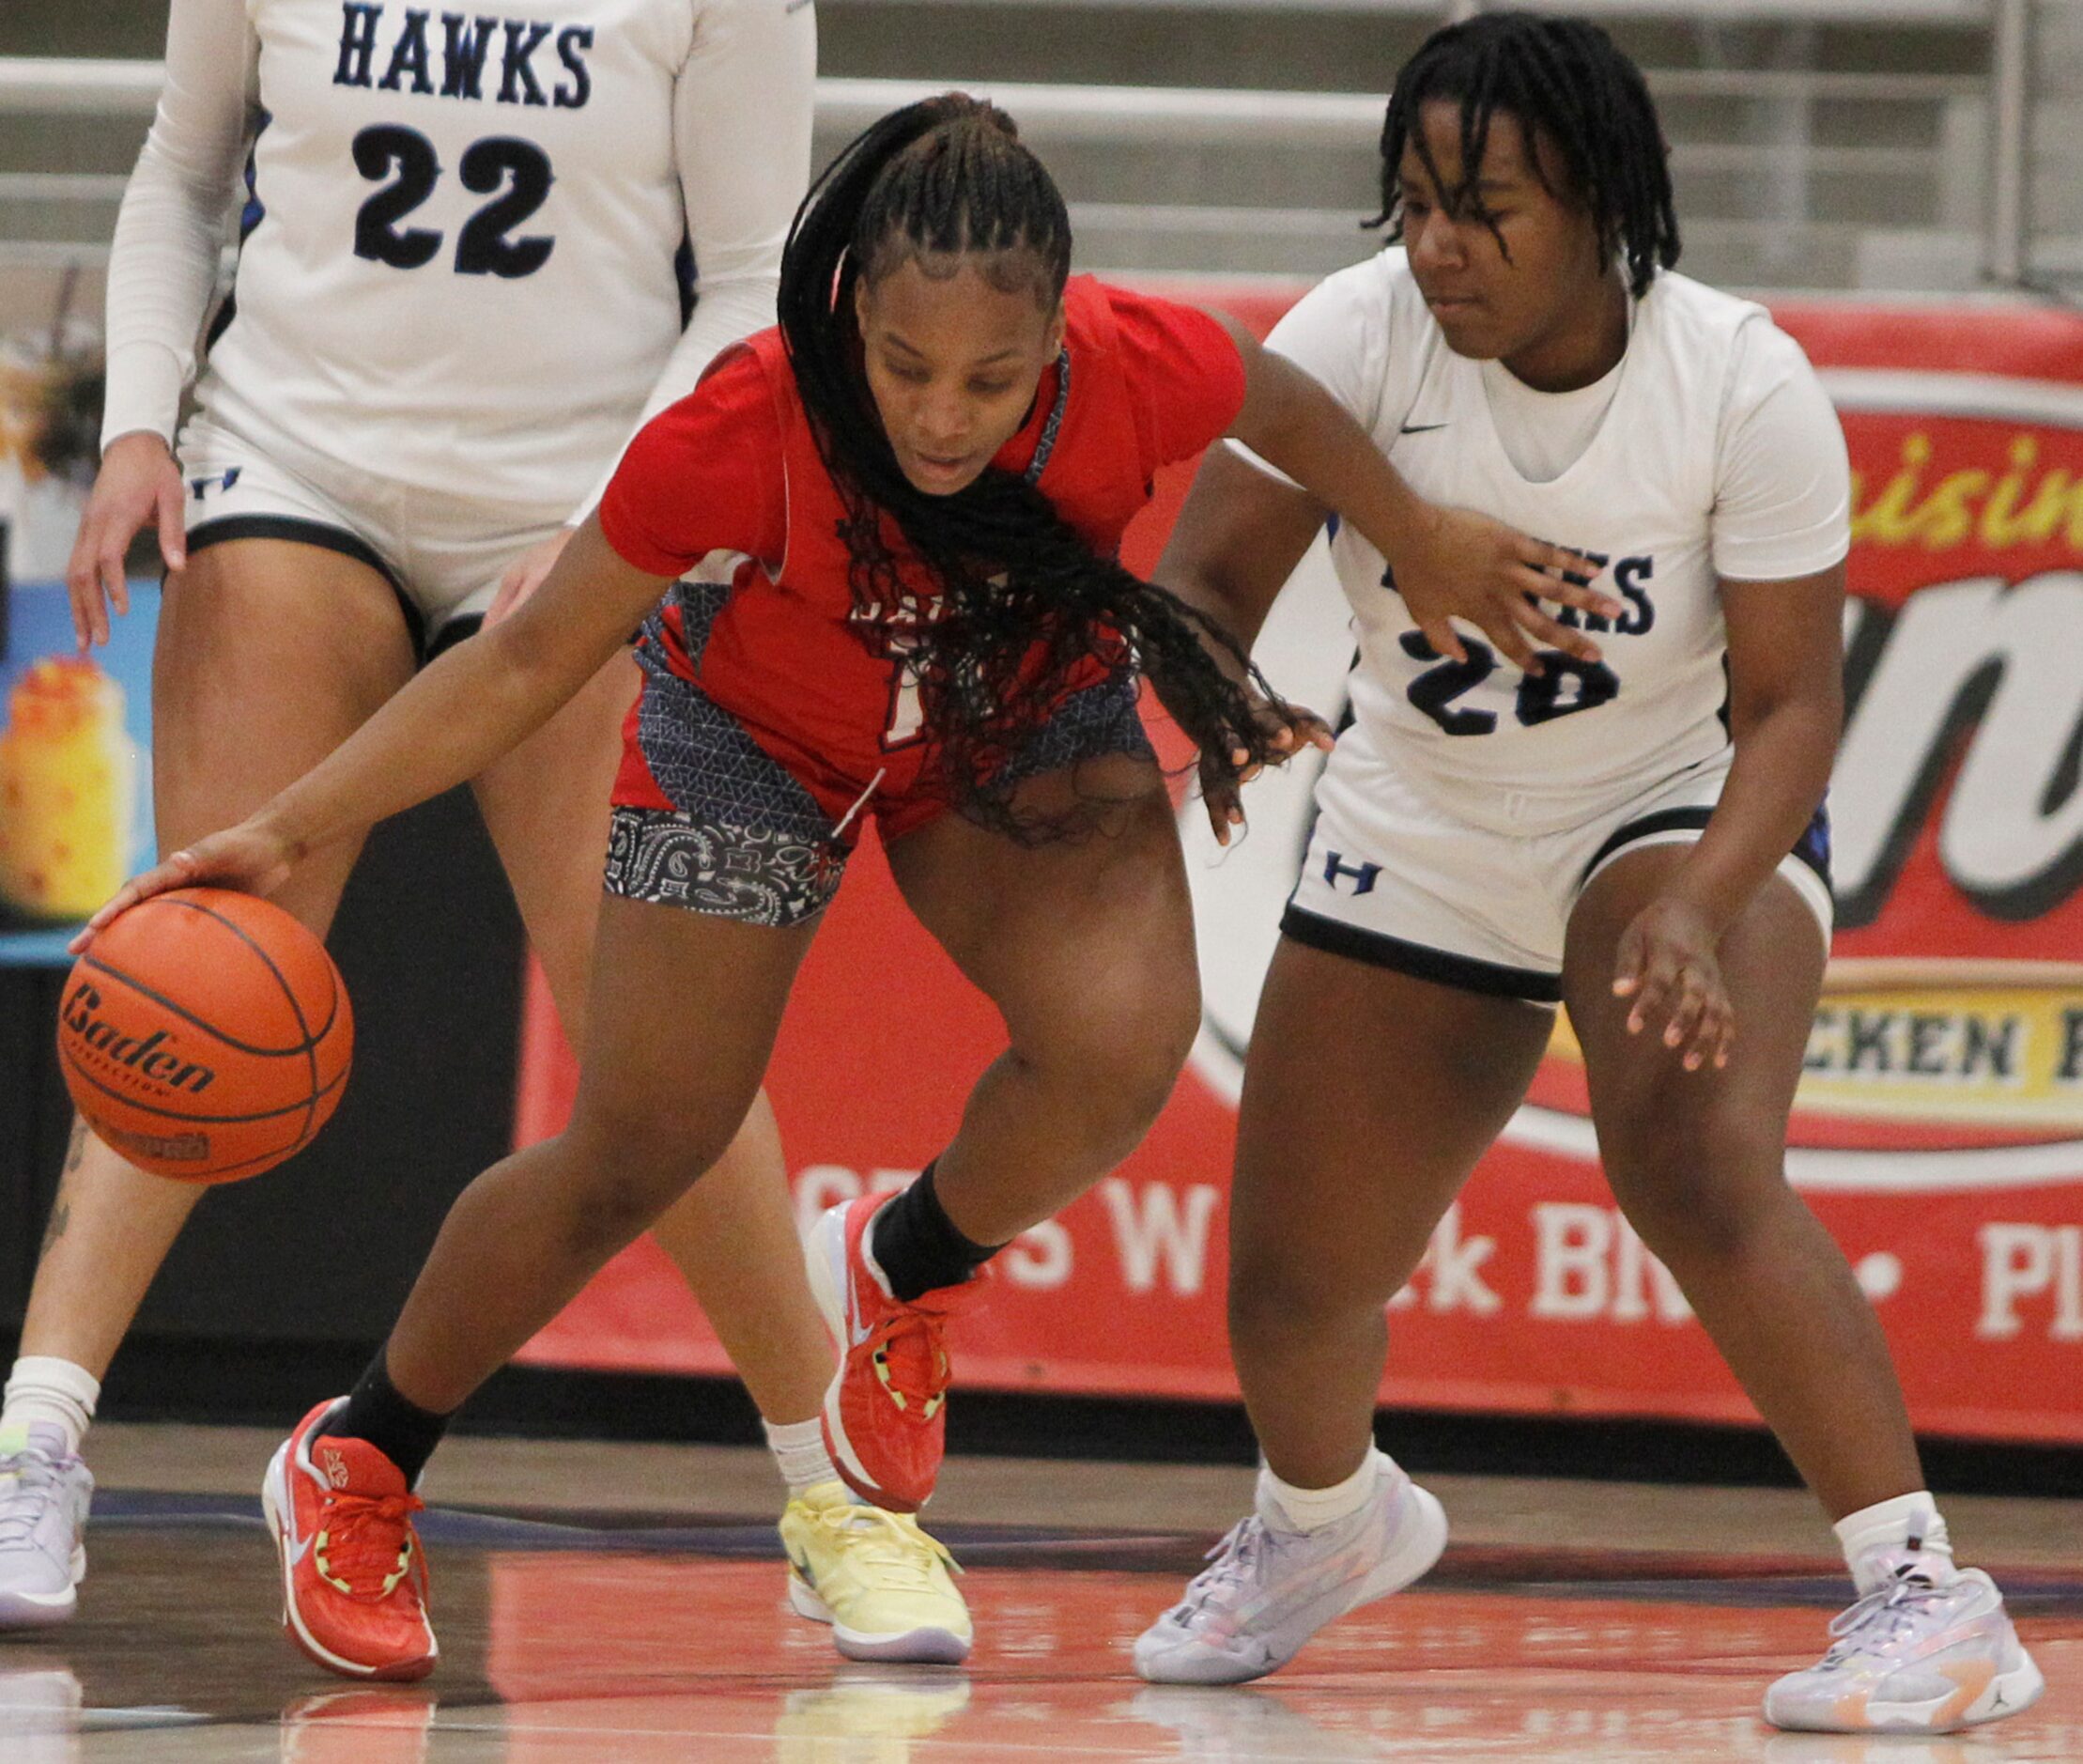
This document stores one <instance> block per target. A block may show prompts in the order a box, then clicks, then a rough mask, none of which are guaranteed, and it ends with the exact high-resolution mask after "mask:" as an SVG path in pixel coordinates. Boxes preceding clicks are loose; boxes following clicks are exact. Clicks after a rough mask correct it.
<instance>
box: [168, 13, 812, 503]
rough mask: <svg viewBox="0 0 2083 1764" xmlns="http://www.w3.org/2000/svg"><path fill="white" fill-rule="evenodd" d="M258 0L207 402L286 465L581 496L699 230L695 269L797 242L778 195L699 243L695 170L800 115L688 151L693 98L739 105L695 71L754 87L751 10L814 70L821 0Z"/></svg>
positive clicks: (772, 252) (473, 489) (678, 324)
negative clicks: (231, 245) (691, 159)
mask: <svg viewBox="0 0 2083 1764" xmlns="http://www.w3.org/2000/svg"><path fill="white" fill-rule="evenodd" d="M246 11H247V15H248V18H249V19H250V22H251V28H252V33H253V41H252V44H251V47H250V52H249V53H250V54H252V57H253V65H252V67H251V69H250V71H249V76H248V79H249V84H248V101H249V103H250V105H251V106H252V107H253V127H254V130H255V133H254V138H253V141H252V147H251V152H250V156H249V158H248V160H247V166H246V202H245V207H244V212H243V215H242V217H241V224H240V231H241V240H240V247H239V268H238V274H237V280H236V283H235V286H234V291H233V301H232V305H231V310H230V315H229V316H228V317H225V318H223V319H221V320H220V325H219V331H218V334H217V335H216V337H215V339H214V341H213V343H212V345H211V348H210V355H209V371H208V374H207V375H206V376H205V378H204V379H203V381H202V383H201V385H200V386H199V388H198V393H199V396H200V398H201V401H202V404H203V407H204V409H205V410H206V411H208V412H209V413H210V414H211V415H212V416H213V417H214V418H216V419H217V420H218V421H220V422H221V423H223V424H224V426H226V427H228V428H230V429H233V430H235V431H236V432H238V433H239V434H241V435H245V436H248V437H252V438H254V439H255V440H257V441H262V442H263V443H264V444H267V445H269V446H270V448H273V447H274V446H276V445H277V444H279V445H280V447H281V450H282V454H283V456H284V457H285V458H286V459H288V460H290V461H292V462H295V461H298V460H301V459H307V458H308V457H309V456H311V455H312V454H313V453H314V452H317V453H319V454H322V455H328V456H332V457H338V458H344V459H345V460H346V461H347V463H349V464H352V465H355V466H358V467H360V468H362V469H363V470H366V471H369V472H375V473H378V475H381V476H385V477H390V478H395V479H399V480H403V481H405V482H409V483H412V484H415V485H418V486H420V487H426V488H432V489H437V490H447V491H455V492H457V493H463V494H470V495H473V496H477V497H485V498H492V499H502V500H503V499H511V500H513V501H515V502H517V503H518V502H531V503H538V504H543V505H555V504H563V505H566V506H568V505H570V504H572V503H576V502H578V501H579V499H580V498H582V497H583V496H584V495H585V494H586V493H587V491H588V490H589V489H590V488H592V487H593V485H594V481H595V480H596V479H597V478H598V477H599V476H600V474H601V473H602V472H604V471H605V470H606V468H607V467H608V466H609V463H611V461H612V460H613V458H614V456H615V455H616V453H617V451H618V450H619V449H620V447H621V445H622V444H623V442H624V441H625V440H626V439H627V437H628V434H629V432H630V429H631V426H632V424H633V419H634V417H635V414H636V412H637V411H638V410H640V408H641V407H642V406H643V404H644V402H645V399H646V396H647V395H649V394H651V392H652V391H653V387H654V383H655V381H656V379H657V378H658V375H659V372H660V369H661V368H662V367H663V366H664V364H665V362H666V360H667V357H668V356H669V355H670V354H671V351H672V349H673V347H674V345H675V343H676V342H677V340H678V339H679V337H680V334H681V330H682V327H683V324H684V323H685V322H686V315H687V301H688V299H689V298H690V297H691V290H692V287H693V275H694V270H695V267H696V266H695V258H696V256H697V255H698V251H699V248H701V247H702V246H703V245H704V243H706V244H707V245H708V246H709V247H710V248H711V249H710V250H709V251H699V255H702V257H703V259H704V260H703V261H702V263H701V264H700V269H701V271H702V278H703V282H704V285H706V284H707V283H708V282H709V280H710V279H711V278H713V277H714V276H716V275H717V274H721V275H724V276H726V277H728V276H730V275H732V274H733V273H737V272H740V271H744V270H745V269H746V268H747V267H748V265H749V264H750V263H751V262H752V261H753V259H754V258H756V257H759V256H761V255H763V254H764V256H765V257H766V259H767V260H768V261H767V262H766V263H765V264H764V266H762V267H763V268H764V269H765V270H768V271H771V269H772V267H773V262H774V261H775V260H777V259H778V253H779V229H780V228H781V227H782V226H785V224H786V213H785V212H779V213H778V214H777V215H776V216H774V217H768V218H762V219H761V220H760V222H759V227H758V231H759V236H758V237H756V238H748V237H744V236H742V235H741V236H730V234H731V229H730V227H728V226H725V227H723V228H721V229H719V230H720V231H721V233H722V234H723V235H724V236H722V237H719V238H717V239H716V240H709V241H703V240H700V239H696V240H693V241H692V243H691V245H690V240H689V232H690V220H689V217H690V215H691V214H694V213H695V212H696V211H697V209H698V204H697V203H696V202H695V201H694V200H693V198H694V196H695V195H696V193H695V192H693V191H691V190H690V191H688V192H687V197H688V200H687V201H685V202H684V200H683V194H684V193H683V178H686V179H687V180H688V182H689V183H690V184H691V183H692V182H693V181H694V180H697V179H700V180H704V181H707V180H714V183H713V186H712V187H713V188H715V189H717V190H719V191H720V190H723V189H727V188H728V187H729V185H730V184H731V183H732V181H733V180H737V181H740V182H742V181H744V179H743V178H741V172H742V169H743V162H745V161H746V160H747V159H748V156H759V155H762V154H771V153H773V152H775V151H777V150H779V152H781V153H782V154H784V155H788V156H793V153H794V152H795V147H794V145H793V134H794V132H793V131H792V130H791V129H790V128H788V127H786V126H783V124H784V120H785V119H781V118H775V119H774V124H775V126H774V130H773V134H772V137H771V138H763V137H762V135H761V134H760V132H758V130H757V129H756V128H741V129H740V130H739V132H738V138H736V139H734V140H733V141H730V142H728V143H717V142H714V141H705V142H703V144H702V155H703V157H702V162H700V163H698V164H688V163H686V162H685V161H686V159H687V142H688V139H689V136H690V129H692V130H699V128H700V126H701V125H700V120H699V118H700V114H701V109H702V106H703V105H704V104H706V105H708V106H710V108H711V109H712V110H714V109H717V108H719V107H722V106H725V105H727V103H728V101H729V98H730V95H729V94H725V93H722V92H713V91H706V90H705V87H704V82H716V81H724V82H731V83H734V84H735V85H737V86H738V87H739V88H741V90H742V88H743V87H744V86H745V85H747V84H748V82H747V80H746V77H745V73H744V70H743V68H742V66H739V67H736V68H733V59H732V58H733V54H734V53H736V52H735V50H734V48H733V39H737V38H741V37H743V36H744V35H745V34H746V33H747V29H748V26H749V29H750V31H751V33H752V34H754V35H757V34H759V33H761V32H766V31H776V32H786V33H787V34H788V35H790V36H792V37H793V36H795V35H796V34H797V33H798V32H799V33H800V35H801V37H802V39H803V42H802V44H800V45H798V47H801V48H802V49H803V54H802V55H801V57H800V58H801V60H802V61H803V65H804V71H805V84H806V85H807V81H808V70H809V67H810V55H811V54H813V53H814V52H813V50H811V49H810V47H809V44H810V41H811V40H812V33H813V29H814V27H813V25H812V24H811V23H810V17H809V13H808V9H807V7H806V8H801V9H800V15H799V16H788V15H789V14H790V12H791V8H789V7H788V6H787V4H786V0H566V3H565V4H563V5H555V4H551V5H537V4H532V0H509V4H507V5H506V6H504V7H503V8H501V10H500V11H499V13H497V14H496V15H495V14H478V13H475V12H472V13H469V14H463V13H457V12H452V11H442V10H440V9H438V8H425V7H416V6H401V5H398V4H395V0H325V3H323V4H321V3H318V0H250V4H249V5H248V6H247V8H246ZM784 20H785V23H783V21H784ZM768 59H769V61H770V62H771V61H772V60H773V59H774V57H773V55H772V54H769V56H768ZM807 102H808V100H807V96H806V97H805V104H806V106H807ZM741 120H743V119H741ZM806 124H807V116H806ZM796 188H797V189H798V190H799V188H800V183H799V180H798V181H797V183H796ZM711 255H716V256H720V257H723V258H726V259H729V260H727V261H720V262H719V261H710V260H708V259H709V258H710V256H711ZM767 300H768V302H771V293H770V292H769V293H768V294H767ZM768 310H769V311H770V310H771V306H770V304H769V307H768ZM757 321H758V320H757V317H754V320H753V322H757ZM750 328H751V324H749V323H747V322H743V321H741V322H740V323H738V324H737V325H735V326H733V330H732V333H731V334H732V335H736V334H741V333H743V332H744V331H745V330H747V329H750ZM727 340H728V338H718V339H717V342H718V343H720V342H722V341H727ZM689 379H691V374H690V375H689Z"/></svg>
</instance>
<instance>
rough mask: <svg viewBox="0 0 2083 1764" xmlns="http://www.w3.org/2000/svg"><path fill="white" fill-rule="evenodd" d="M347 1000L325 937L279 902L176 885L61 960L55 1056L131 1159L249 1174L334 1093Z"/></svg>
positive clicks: (104, 1134) (310, 1127)
mask: <svg viewBox="0 0 2083 1764" xmlns="http://www.w3.org/2000/svg"><path fill="white" fill-rule="evenodd" d="M353 1053H354V1016H353V1014H352V1012H351V1011H350V1010H349V1008H348V1004H347V985H346V983H344V982H343V981H342V980H341V978H340V970H339V969H338V968H337V967H334V966H333V964H332V956H330V955H328V954H327V953H326V949H325V945H324V944H322V943H321V942H319V940H318V939H317V938H316V937H315V936H312V934H311V933H310V932H309V931H308V930H306V929H305V928H304V927H303V926H302V925H301V924H300V923H299V922H298V921H296V920H295V919H293V918H291V917H290V915H289V914H287V913H285V912H284V911H283V909H282V908H281V907H279V906H274V905H270V904H269V903H268V902H266V901H264V900H261V899H259V898H258V897H256V896H255V895H252V894H238V893H233V892H231V891H229V890H224V889H208V888H191V889H177V890H173V891H172V892H170V893H166V894H158V895H154V896H153V897H152V898H151V899H149V900H147V901H143V902H141V903H139V905H135V906H133V907H131V909H130V910H129V911H128V912H126V913H124V914H123V915H122V916H121V917H119V918H118V919H116V921H115V922H114V923H112V924H111V925H110V926H109V928H108V929H107V930H106V931H104V932H102V933H101V934H100V936H97V937H96V938H95V939H94V942H93V944H92V945H91V946H90V947H89V948H88V950H87V952H86V953H85V954H84V955H83V956H81V957H80V959H79V961H78V962H77V963H75V964H74V965H73V968H72V973H71V976H70V978H69V980H68V981H67V982H66V987H65V995H64V999H63V1002H62V1004H61V1006H60V1009H59V1012H58V1062H59V1065H60V1066H61V1068H62V1069H63V1071H64V1073H65V1082H66V1087H67V1089H69V1091H71V1092H72V1101H73V1104H74V1105H75V1106H77V1107H78V1109H79V1111H80V1113H81V1115H82V1116H84V1117H85V1120H86V1122H87V1124H88V1125H89V1126H91V1127H92V1128H93V1129H94V1131H95V1133H96V1134H98V1135H99V1136H100V1138H101V1140H102V1141H103V1143H105V1144H106V1145H108V1146H109V1147H110V1148H111V1149H112V1150H114V1151H116V1152H120V1153H122V1154H123V1156H125V1157H126V1158H128V1159H129V1160H130V1161H131V1163H132V1164H134V1165H136V1166H137V1167H138V1168H140V1169H144V1170H149V1171H150V1172H152V1173H153V1174H154V1175H158V1176H172V1177H176V1178H178V1179H179V1180H180V1181H183V1182H193V1183H225V1182H238V1181H239V1180H241V1179H243V1178H245V1177H248V1176H257V1175H259V1174H260V1172H261V1171H262V1170H265V1169H269V1168H272V1167H273V1166H275V1165H277V1164H279V1163H281V1162H282V1160H283V1159H284V1158H285V1157H287V1156H289V1154H290V1153H293V1152H296V1151H299V1150H301V1148H302V1147H304V1146H306V1145H308V1144H309V1143H310V1142H311V1139H312V1137H314V1136H315V1135H316V1133H317V1131H318V1129H319V1128H320V1127H322V1126H324V1125H325V1123H326V1122H327V1120H328V1119H329V1118H330V1117H331V1116H332V1111H333V1109H334V1108H335V1107H336V1106H338V1104H339V1101H340V1095H341V1092H342V1091H344V1090H345V1089H346V1087H347V1068H348V1065H349V1063H350V1061H351V1060H352V1057H353Z"/></svg>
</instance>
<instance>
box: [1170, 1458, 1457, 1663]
mask: <svg viewBox="0 0 2083 1764" xmlns="http://www.w3.org/2000/svg"><path fill="white" fill-rule="evenodd" d="M1282 1519H1283V1515H1281V1514H1280V1512H1279V1511H1278V1510H1277V1509H1269V1508H1268V1507H1267V1506H1266V1505H1265V1504H1264V1503H1263V1502H1261V1504H1260V1506H1259V1509H1258V1511H1257V1512H1255V1513H1253V1514H1252V1516H1251V1517H1250V1518H1248V1519H1243V1520H1240V1521H1239V1522H1238V1523H1237V1524H1235V1525H1233V1526H1231V1527H1230V1531H1229V1535H1228V1536H1227V1537H1226V1538H1225V1539H1224V1540H1222V1541H1221V1542H1220V1543H1218V1544H1217V1545H1216V1546H1215V1547H1214V1548H1213V1549H1212V1550H1211V1551H1210V1552H1209V1561H1210V1563H1211V1566H1210V1567H1208V1568H1204V1569H1202V1570H1201V1571H1200V1572H1199V1573H1198V1574H1196V1576H1195V1577H1194V1580H1193V1582H1192V1584H1191V1585H1189V1586H1187V1588H1186V1596H1185V1597H1184V1598H1183V1599H1181V1600H1180V1602H1178V1603H1177V1604H1175V1605H1174V1606H1173V1607H1172V1608H1171V1609H1170V1610H1169V1611H1167V1612H1165V1615H1164V1616H1163V1617H1159V1618H1158V1619H1157V1621H1156V1622H1154V1623H1152V1624H1151V1625H1150V1628H1149V1629H1147V1630H1145V1631H1144V1632H1142V1634H1141V1635H1139V1636H1137V1637H1136V1640H1135V1670H1136V1671H1137V1672H1139V1673H1141V1674H1142V1675H1143V1677H1144V1678H1146V1679H1149V1680H1150V1682H1151V1683H1153V1684H1241V1683H1242V1682H1243V1681H1244V1680H1245V1679H1261V1678H1264V1677H1265V1675H1266V1674H1267V1673H1269V1672H1272V1671H1273V1670H1274V1669H1275V1668H1276V1667H1279V1666H1284V1665H1286V1664H1287V1663H1288V1661H1290V1660H1292V1659H1293V1658H1294V1657H1295V1655H1296V1654H1298V1653H1300V1652H1301V1651H1302V1645H1303V1644H1304V1642H1306V1641H1307V1640H1308V1639H1309V1638H1310V1636H1312V1635H1314V1634H1315V1633H1316V1632H1318V1631H1319V1630H1320V1629H1321V1628H1322V1627H1323V1626H1324V1625H1325V1624H1326V1623H1329V1622H1330V1621H1331V1620H1332V1619H1333V1618H1335V1617H1343V1616H1345V1614H1346V1613H1347V1612H1348V1611H1354V1610H1357V1609H1358V1608H1359V1607H1360V1606H1361V1605H1364V1604H1371V1603H1372V1602H1374V1601H1375V1600H1377V1599H1385V1598H1387V1597H1388V1595H1389V1594H1390V1593H1392V1592H1400V1591H1402V1589H1403V1588H1404V1587H1406V1586H1409V1585H1410V1584H1411V1583H1412V1581H1413V1580H1416V1579H1417V1578H1418V1577H1419V1576H1420V1575H1421V1574H1423V1573H1424V1572H1425V1571H1427V1569H1429V1568H1430V1567H1431V1566H1432V1564H1433V1563H1434V1562H1436V1561H1438V1560H1439V1559H1440V1552H1441V1551H1443V1549H1445V1548H1446V1514H1445V1512H1444V1511H1443V1510H1442V1509H1441V1507H1440V1504H1439V1502H1438V1501H1437V1500H1435V1499H1434V1498H1433V1497H1432V1495H1431V1494H1430V1493H1427V1491H1426V1490H1424V1489H1421V1488H1419V1487H1418V1486H1417V1484H1416V1483H1414V1482H1412V1480H1411V1478H1409V1477H1407V1476H1405V1475H1404V1474H1403V1472H1402V1471H1401V1470H1398V1469H1395V1468H1393V1467H1392V1468H1390V1469H1387V1470H1384V1471H1383V1472H1382V1474H1381V1481H1380V1486H1379V1487H1378V1488H1377V1489H1376V1491H1375V1493H1374V1497H1373V1498H1372V1499H1371V1500H1369V1501H1368V1503H1367V1504H1366V1506H1365V1507H1363V1508H1362V1509H1360V1510H1359V1511H1358V1512H1356V1513H1354V1514H1352V1515H1350V1517H1349V1518H1345V1519H1341V1520H1338V1521H1336V1522H1335V1524H1328V1525H1323V1526H1319V1528H1318V1529H1317V1530H1315V1531H1290V1530H1288V1529H1287V1528H1286V1526H1285V1524H1283V1523H1282Z"/></svg>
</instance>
